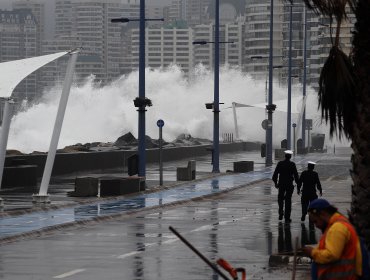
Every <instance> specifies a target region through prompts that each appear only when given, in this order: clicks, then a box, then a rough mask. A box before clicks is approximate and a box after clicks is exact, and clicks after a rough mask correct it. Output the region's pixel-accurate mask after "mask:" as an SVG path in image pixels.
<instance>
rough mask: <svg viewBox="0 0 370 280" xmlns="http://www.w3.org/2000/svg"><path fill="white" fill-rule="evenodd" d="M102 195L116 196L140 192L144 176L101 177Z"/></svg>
mask: <svg viewBox="0 0 370 280" xmlns="http://www.w3.org/2000/svg"><path fill="white" fill-rule="evenodd" d="M99 180H100V196H102V197H103V196H116V195H125V194H130V193H136V192H140V190H141V189H142V188H141V185H142V184H141V182H142V181H143V178H142V177H137V176H135V177H122V178H116V177H103V178H100V179H99Z"/></svg>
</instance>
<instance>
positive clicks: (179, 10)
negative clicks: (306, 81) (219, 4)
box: [166, 0, 211, 27]
mask: <svg viewBox="0 0 370 280" xmlns="http://www.w3.org/2000/svg"><path fill="white" fill-rule="evenodd" d="M210 2H211V1H210V0H172V2H171V5H170V6H169V7H168V14H167V18H166V20H167V22H174V21H175V22H176V21H186V23H187V24H188V25H189V26H191V27H193V26H195V25H200V24H208V23H210V17H209V13H208V8H209V4H210Z"/></svg>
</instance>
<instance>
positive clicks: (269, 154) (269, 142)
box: [266, 0, 275, 166]
mask: <svg viewBox="0 0 370 280" xmlns="http://www.w3.org/2000/svg"><path fill="white" fill-rule="evenodd" d="M273 17H274V0H270V50H269V92H268V105H267V106H266V109H267V115H268V117H267V119H268V124H267V128H266V166H271V165H272V114H273V112H274V109H275V106H274V105H273V104H272V74H273V73H272V71H273V47H274V44H273V40H274V34H273V33H274V27H273V26H274V19H273Z"/></svg>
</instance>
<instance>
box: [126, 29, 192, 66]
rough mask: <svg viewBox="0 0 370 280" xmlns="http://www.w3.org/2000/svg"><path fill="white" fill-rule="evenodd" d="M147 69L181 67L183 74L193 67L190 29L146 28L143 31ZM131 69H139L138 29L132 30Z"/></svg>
mask: <svg viewBox="0 0 370 280" xmlns="http://www.w3.org/2000/svg"><path fill="white" fill-rule="evenodd" d="M145 38H146V39H145V41H146V44H145V46H146V47H145V49H146V50H145V53H146V56H145V58H146V59H145V60H146V61H145V64H146V66H147V67H153V68H159V67H167V66H170V65H171V64H177V65H179V66H181V68H182V69H183V71H184V72H189V71H190V70H191V68H192V67H193V56H192V55H193V52H192V49H193V45H192V42H193V41H192V38H193V30H192V29H191V28H163V27H162V28H147V29H146V30H145ZM131 41H132V49H131V57H132V61H131V67H132V69H137V68H138V67H139V29H134V30H132V37H131Z"/></svg>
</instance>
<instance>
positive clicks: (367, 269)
mask: <svg viewBox="0 0 370 280" xmlns="http://www.w3.org/2000/svg"><path fill="white" fill-rule="evenodd" d="M359 239H360V245H361V255H362V275H361V277H360V280H369V279H370V258H369V251H368V250H367V248H366V246H365V239H364V238H363V237H359Z"/></svg>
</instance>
